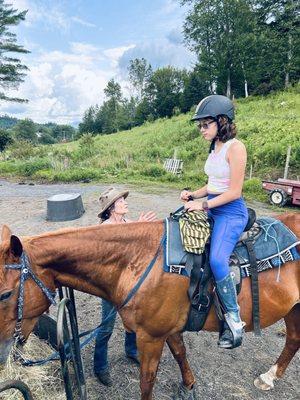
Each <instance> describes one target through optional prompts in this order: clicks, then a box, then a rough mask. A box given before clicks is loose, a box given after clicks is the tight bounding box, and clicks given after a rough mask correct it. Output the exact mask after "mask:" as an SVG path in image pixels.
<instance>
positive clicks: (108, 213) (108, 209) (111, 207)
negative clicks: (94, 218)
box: [100, 203, 115, 224]
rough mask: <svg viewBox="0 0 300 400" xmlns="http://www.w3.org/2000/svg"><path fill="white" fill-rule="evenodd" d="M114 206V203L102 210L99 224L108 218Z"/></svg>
mask: <svg viewBox="0 0 300 400" xmlns="http://www.w3.org/2000/svg"><path fill="white" fill-rule="evenodd" d="M114 208H115V203H114V204H112V205H111V206H110V207H108V208H107V209H106V210H104V211H103V213H102V214H101V217H100V224H102V222H104V221H106V220H107V219H109V217H110V216H111V212H112V211H113V209H114Z"/></svg>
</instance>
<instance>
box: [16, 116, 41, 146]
mask: <svg viewBox="0 0 300 400" xmlns="http://www.w3.org/2000/svg"><path fill="white" fill-rule="evenodd" d="M14 133H15V138H16V139H17V140H26V141H28V142H31V143H36V142H37V135H36V126H35V124H34V122H33V121H32V120H31V119H23V120H21V121H19V122H18V123H17V125H16V126H15V127H14Z"/></svg>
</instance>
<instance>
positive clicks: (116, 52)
mask: <svg viewBox="0 0 300 400" xmlns="http://www.w3.org/2000/svg"><path fill="white" fill-rule="evenodd" d="M134 48H135V45H134V44H131V45H129V46H121V47H114V48H112V49H107V50H104V52H103V53H104V55H105V56H106V57H107V58H109V59H110V62H111V66H112V67H117V66H118V64H119V60H120V58H121V57H122V56H123V54H124V53H126V52H127V51H128V50H130V49H134Z"/></svg>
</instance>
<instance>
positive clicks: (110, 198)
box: [98, 187, 129, 218]
mask: <svg viewBox="0 0 300 400" xmlns="http://www.w3.org/2000/svg"><path fill="white" fill-rule="evenodd" d="M128 195H129V191H128V190H124V191H122V190H118V189H116V188H113V187H112V188H109V189H106V190H105V191H104V192H103V193H101V195H100V197H99V202H100V212H99V214H98V217H99V218H101V216H102V214H103V213H104V211H105V210H107V209H108V208H109V207H110V206H111V205H112V204H114V202H115V201H116V200H118V199H119V198H120V197H124V199H126V197H127V196H128Z"/></svg>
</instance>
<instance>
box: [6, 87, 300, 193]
mask: <svg viewBox="0 0 300 400" xmlns="http://www.w3.org/2000/svg"><path fill="white" fill-rule="evenodd" d="M236 109H237V113H236V124H237V127H238V137H239V138H240V139H241V140H242V141H243V142H244V143H245V145H246V147H247V150H248V165H247V177H249V172H250V167H251V165H252V176H254V177H257V178H278V177H282V175H283V171H284V165H285V158H286V152H287V148H288V146H289V145H291V146H292V153H291V160H290V171H289V177H290V178H297V177H298V178H300V131H299V121H300V114H299V113H300V90H299V87H296V88H293V89H291V90H289V91H284V92H278V93H275V94H272V95H269V96H267V97H249V98H247V99H239V100H238V101H237V102H236ZM190 117H191V115H179V116H175V117H173V118H171V119H167V118H165V119H159V120H157V121H154V122H153V123H145V124H144V125H142V126H140V127H136V128H134V129H132V130H130V131H123V132H118V133H115V134H110V135H101V136H99V135H98V136H96V137H84V138H82V139H81V140H80V141H77V142H71V143H66V144H55V145H53V146H49V147H48V146H47V147H46V146H44V147H43V148H42V149H41V148H35V149H33V150H32V152H31V153H30V159H29V157H27V161H26V159H25V160H24V159H22V160H21V159H17V158H15V159H13V160H11V161H6V162H0V173H2V174H4V173H13V174H21V175H27V176H32V177H33V178H37V179H46V180H50V181H78V180H82V179H94V180H99V181H106V182H111V183H113V182H117V181H118V182H127V183H130V182H132V183H133V182H149V181H152V182H157V183H158V182H169V183H171V184H174V185H176V186H178V187H184V186H191V187H196V186H198V185H200V184H203V183H204V182H205V181H206V177H205V175H204V173H203V165H204V161H205V159H206V157H207V152H208V143H206V142H205V141H204V140H203V139H202V138H201V136H200V134H199V131H198V129H197V128H196V127H195V125H194V124H193V123H191V122H190ZM46 149H47V152H48V153H47V154H45V153H46ZM174 152H176V154H177V157H178V158H180V159H182V160H183V162H184V170H183V174H182V176H180V177H177V176H173V175H171V174H170V173H166V172H165V170H164V168H163V162H164V159H165V158H168V157H172V156H173V154H174ZM257 182H258V183H257V185H258V186H260V184H259V181H257Z"/></svg>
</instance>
